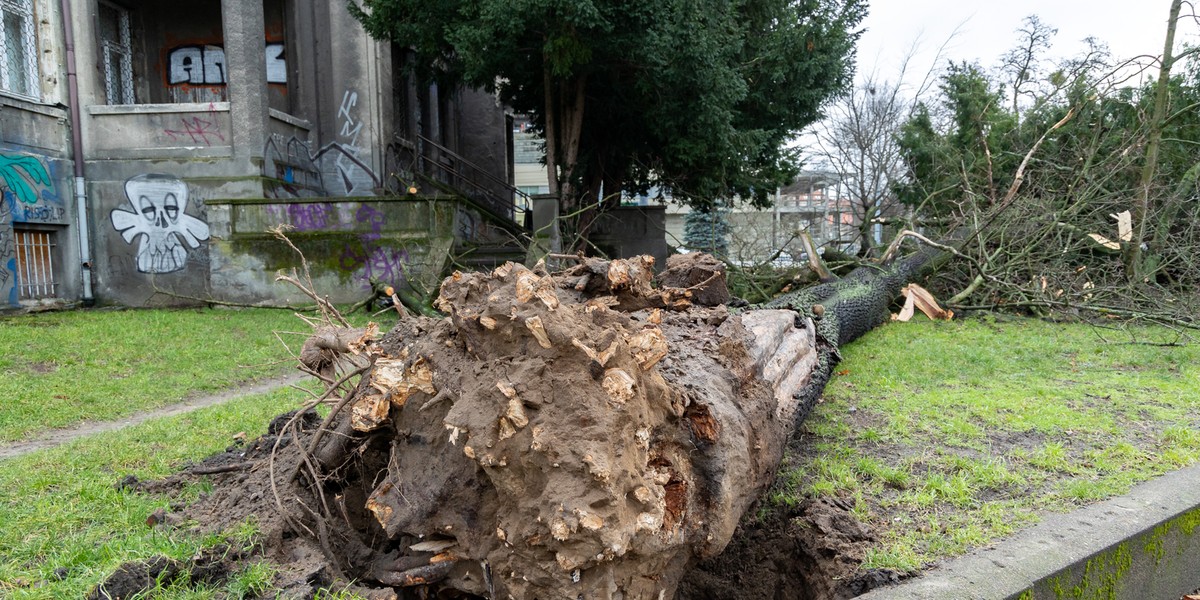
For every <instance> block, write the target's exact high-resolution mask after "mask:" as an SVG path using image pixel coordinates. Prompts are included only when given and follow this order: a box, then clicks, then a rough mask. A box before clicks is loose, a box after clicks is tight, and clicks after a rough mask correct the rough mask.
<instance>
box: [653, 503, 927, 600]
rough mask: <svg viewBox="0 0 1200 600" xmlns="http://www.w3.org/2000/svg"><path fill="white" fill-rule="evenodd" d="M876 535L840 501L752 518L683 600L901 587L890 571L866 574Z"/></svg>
mask: <svg viewBox="0 0 1200 600" xmlns="http://www.w3.org/2000/svg"><path fill="white" fill-rule="evenodd" d="M875 542H876V537H875V534H874V532H873V531H871V530H870V529H869V528H868V526H866V525H864V524H862V523H860V522H859V521H858V519H857V518H856V517H854V515H852V514H851V513H850V506H849V505H848V504H845V503H842V502H840V501H836V500H828V499H820V500H808V501H805V502H804V503H802V504H801V505H799V506H797V507H794V508H780V509H778V510H775V511H772V512H770V513H769V514H768V515H766V516H764V517H761V518H753V517H751V518H747V519H746V520H745V522H743V524H742V525H741V527H740V528H739V530H738V533H737V535H736V536H734V539H733V541H732V542H731V543H730V545H729V546H728V547H727V548H726V549H725V551H724V552H723V553H721V555H720V556H717V557H715V558H712V559H709V560H706V561H703V562H701V563H699V564H698V565H697V566H696V567H694V568H693V569H692V570H690V571H689V572H688V574H687V575H686V576H685V577H684V579H683V581H682V582H681V584H680V587H679V592H678V594H677V595H676V598H677V600H707V599H710V598H723V599H728V600H761V599H763V598H775V599H777V600H835V599H836V600H841V599H844V598H853V597H854V596H858V595H860V594H864V593H866V592H867V591H870V590H871V589H874V588H876V587H879V586H883V585H888V584H891V583H895V582H898V581H900V579H901V578H902V577H903V575H902V574H901V573H899V572H896V571H892V570H889V569H872V570H866V571H862V570H860V569H859V565H860V564H862V560H863V557H864V554H865V552H866V549H867V547H869V546H870V545H872V544H873V543H875Z"/></svg>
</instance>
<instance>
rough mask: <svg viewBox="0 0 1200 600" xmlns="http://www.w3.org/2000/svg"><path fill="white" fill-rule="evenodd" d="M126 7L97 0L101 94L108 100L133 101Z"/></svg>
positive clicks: (121, 102) (131, 61)
mask: <svg viewBox="0 0 1200 600" xmlns="http://www.w3.org/2000/svg"><path fill="white" fill-rule="evenodd" d="M129 21H130V18H129V11H127V10H125V9H124V8H121V7H120V6H117V5H115V4H109V3H108V2H101V3H100V45H101V48H102V52H103V56H102V59H103V61H104V95H105V99H106V100H107V101H108V103H109V104H135V103H136V100H135V99H134V92H133V42H132V40H131V37H132V36H131V34H130V25H129Z"/></svg>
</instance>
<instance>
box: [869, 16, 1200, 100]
mask: <svg viewBox="0 0 1200 600" xmlns="http://www.w3.org/2000/svg"><path fill="white" fill-rule="evenodd" d="M869 2H870V12H869V14H868V16H867V18H866V20H865V21H864V22H863V26H864V28H865V29H866V33H865V34H864V35H863V37H862V39H861V41H860V44H859V51H858V72H859V74H860V76H861V75H863V74H866V73H870V72H872V71H874V72H875V73H876V74H877V75H878V76H879V77H880V78H882V79H892V80H894V79H895V73H896V72H897V71H898V69H899V64H900V59H901V58H902V57H903V56H904V55H905V53H906V52H907V51H908V49H909V48H910V47H911V46H912V45H913V43H914V42H916V43H918V45H919V49H920V53H919V54H918V55H917V56H916V59H915V60H914V61H913V64H911V65H910V67H909V73H908V76H907V77H906V81H909V82H913V78H914V76H916V78H917V79H918V80H919V79H920V76H922V75H924V74H925V72H926V71H928V69H929V67H930V66H931V63H932V62H933V58H934V56H935V55H936V52H937V50H938V47H939V46H941V45H942V44H944V43H946V41H947V39H950V38H951V35H952V34H954V32H955V30H956V29H957V31H958V33H957V34H955V35H954V37H953V39H950V42H949V45H948V46H947V48H946V51H945V55H946V56H947V57H948V58H952V59H954V60H964V59H965V60H977V61H979V62H980V63H981V64H982V65H983V66H985V67H992V66H995V65H996V64H998V62H999V57H1000V55H1001V54H1003V53H1004V51H1005V50H1007V49H1009V48H1011V47H1012V46H1013V45H1014V44H1015V42H1016V40H1017V37H1016V36H1017V34H1016V30H1017V28H1019V27H1021V25H1022V20H1023V19H1024V18H1025V17H1026V16H1028V15H1031V14H1036V15H1038V17H1040V18H1041V20H1042V22H1043V23H1045V24H1047V25H1050V26H1053V27H1056V28H1058V35H1056V36H1055V38H1054V43H1053V47H1052V49H1051V53H1052V55H1054V56H1063V57H1066V56H1074V55H1076V54H1078V53H1079V52H1081V51H1082V50H1083V49H1084V48H1085V46H1084V44H1083V43H1082V42H1081V40H1083V39H1084V38H1086V37H1088V36H1093V37H1095V38H1097V39H1099V40H1102V41H1104V42H1106V43H1107V44H1108V45H1109V48H1110V50H1111V51H1112V54H1113V56H1114V57H1115V58H1131V57H1133V56H1137V55H1139V54H1153V55H1158V54H1160V53H1161V52H1162V47H1163V39H1164V36H1165V35H1166V22H1167V16H1168V12H1169V10H1170V6H1171V4H1170V0H869ZM1189 12H1190V9H1189V7H1188V5H1187V3H1184V7H1183V13H1185V14H1186V13H1189ZM1198 32H1200V26H1198V25H1197V24H1196V22H1195V21H1194V20H1192V19H1190V18H1182V19H1181V21H1180V24H1179V27H1178V31H1177V32H1176V38H1175V39H1176V47H1177V48H1178V47H1179V45H1180V44H1182V43H1184V42H1188V43H1191V44H1193V45H1194V44H1197V43H1198V42H1200V38H1198V37H1197V33H1198ZM944 63H945V60H943V61H942V64H943V65H944Z"/></svg>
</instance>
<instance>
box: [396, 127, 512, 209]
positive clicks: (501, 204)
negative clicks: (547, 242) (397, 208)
mask: <svg viewBox="0 0 1200 600" xmlns="http://www.w3.org/2000/svg"><path fill="white" fill-rule="evenodd" d="M416 138H417V141H416V143H413V142H411V141H409V140H405V139H397V140H396V141H394V142H392V143H391V144H389V145H388V156H389V159H391V160H394V161H395V164H393V165H389V166H388V173H389V175H388V178H387V180H386V181H384V182H383V183H384V188H385V189H386V190H387V191H388V192H390V193H394V194H404V193H407V188H408V187H409V186H411V185H412V184H413V182H412V181H411V180H412V179H415V178H416V177H417V176H418V175H419V176H423V177H425V178H427V179H429V180H432V181H434V182H437V183H441V184H443V185H446V186H449V187H450V188H453V189H454V190H455V191H457V192H458V193H459V194H462V195H464V196H466V197H467V198H468V199H470V200H471V201H473V202H475V203H476V204H479V205H481V206H482V207H483V208H485V209H487V210H488V211H489V212H491V213H493V214H494V215H495V216H497V217H500V218H503V219H505V220H507V221H508V222H510V223H512V224H515V225H519V226H523V221H524V220H525V219H524V218H522V219H521V220H520V221H518V219H517V212H518V210H520V211H521V212H522V213H524V212H528V211H529V210H530V209H531V207H532V203H531V202H530V199H529V195H528V194H526V193H525V192H522V191H521V190H519V189H517V188H515V187H513V186H512V185H510V184H509V183H508V182H507V181H505V180H503V179H501V178H499V177H497V176H495V175H494V174H492V173H490V172H488V171H487V170H486V169H484V168H482V167H480V166H478V165H476V164H474V163H472V162H471V161H469V160H467V159H465V158H463V157H462V156H460V155H459V154H458V153H456V152H454V151H453V150H451V149H449V148H447V147H445V146H443V145H441V144H439V143H437V142H435V141H433V140H431V139H429V138H427V137H425V136H423V135H420V134H418V135H417V136H416ZM393 157H394V158H393ZM405 166H407V167H408V168H404V167H405ZM406 178H407V179H409V181H405V179H406ZM521 216H522V217H524V214H522V215H521Z"/></svg>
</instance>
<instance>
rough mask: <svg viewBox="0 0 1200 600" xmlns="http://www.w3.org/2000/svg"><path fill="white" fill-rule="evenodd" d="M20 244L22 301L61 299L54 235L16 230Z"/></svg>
mask: <svg viewBox="0 0 1200 600" xmlns="http://www.w3.org/2000/svg"><path fill="white" fill-rule="evenodd" d="M13 233H14V234H15V237H16V241H17V295H18V296H19V297H20V299H21V300H37V299H40V298H57V297H58V283H57V282H56V281H55V279H54V256H55V254H56V252H57V250H58V249H57V248H56V247H55V243H54V232H52V231H37V230H30V229H17V228H13Z"/></svg>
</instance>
